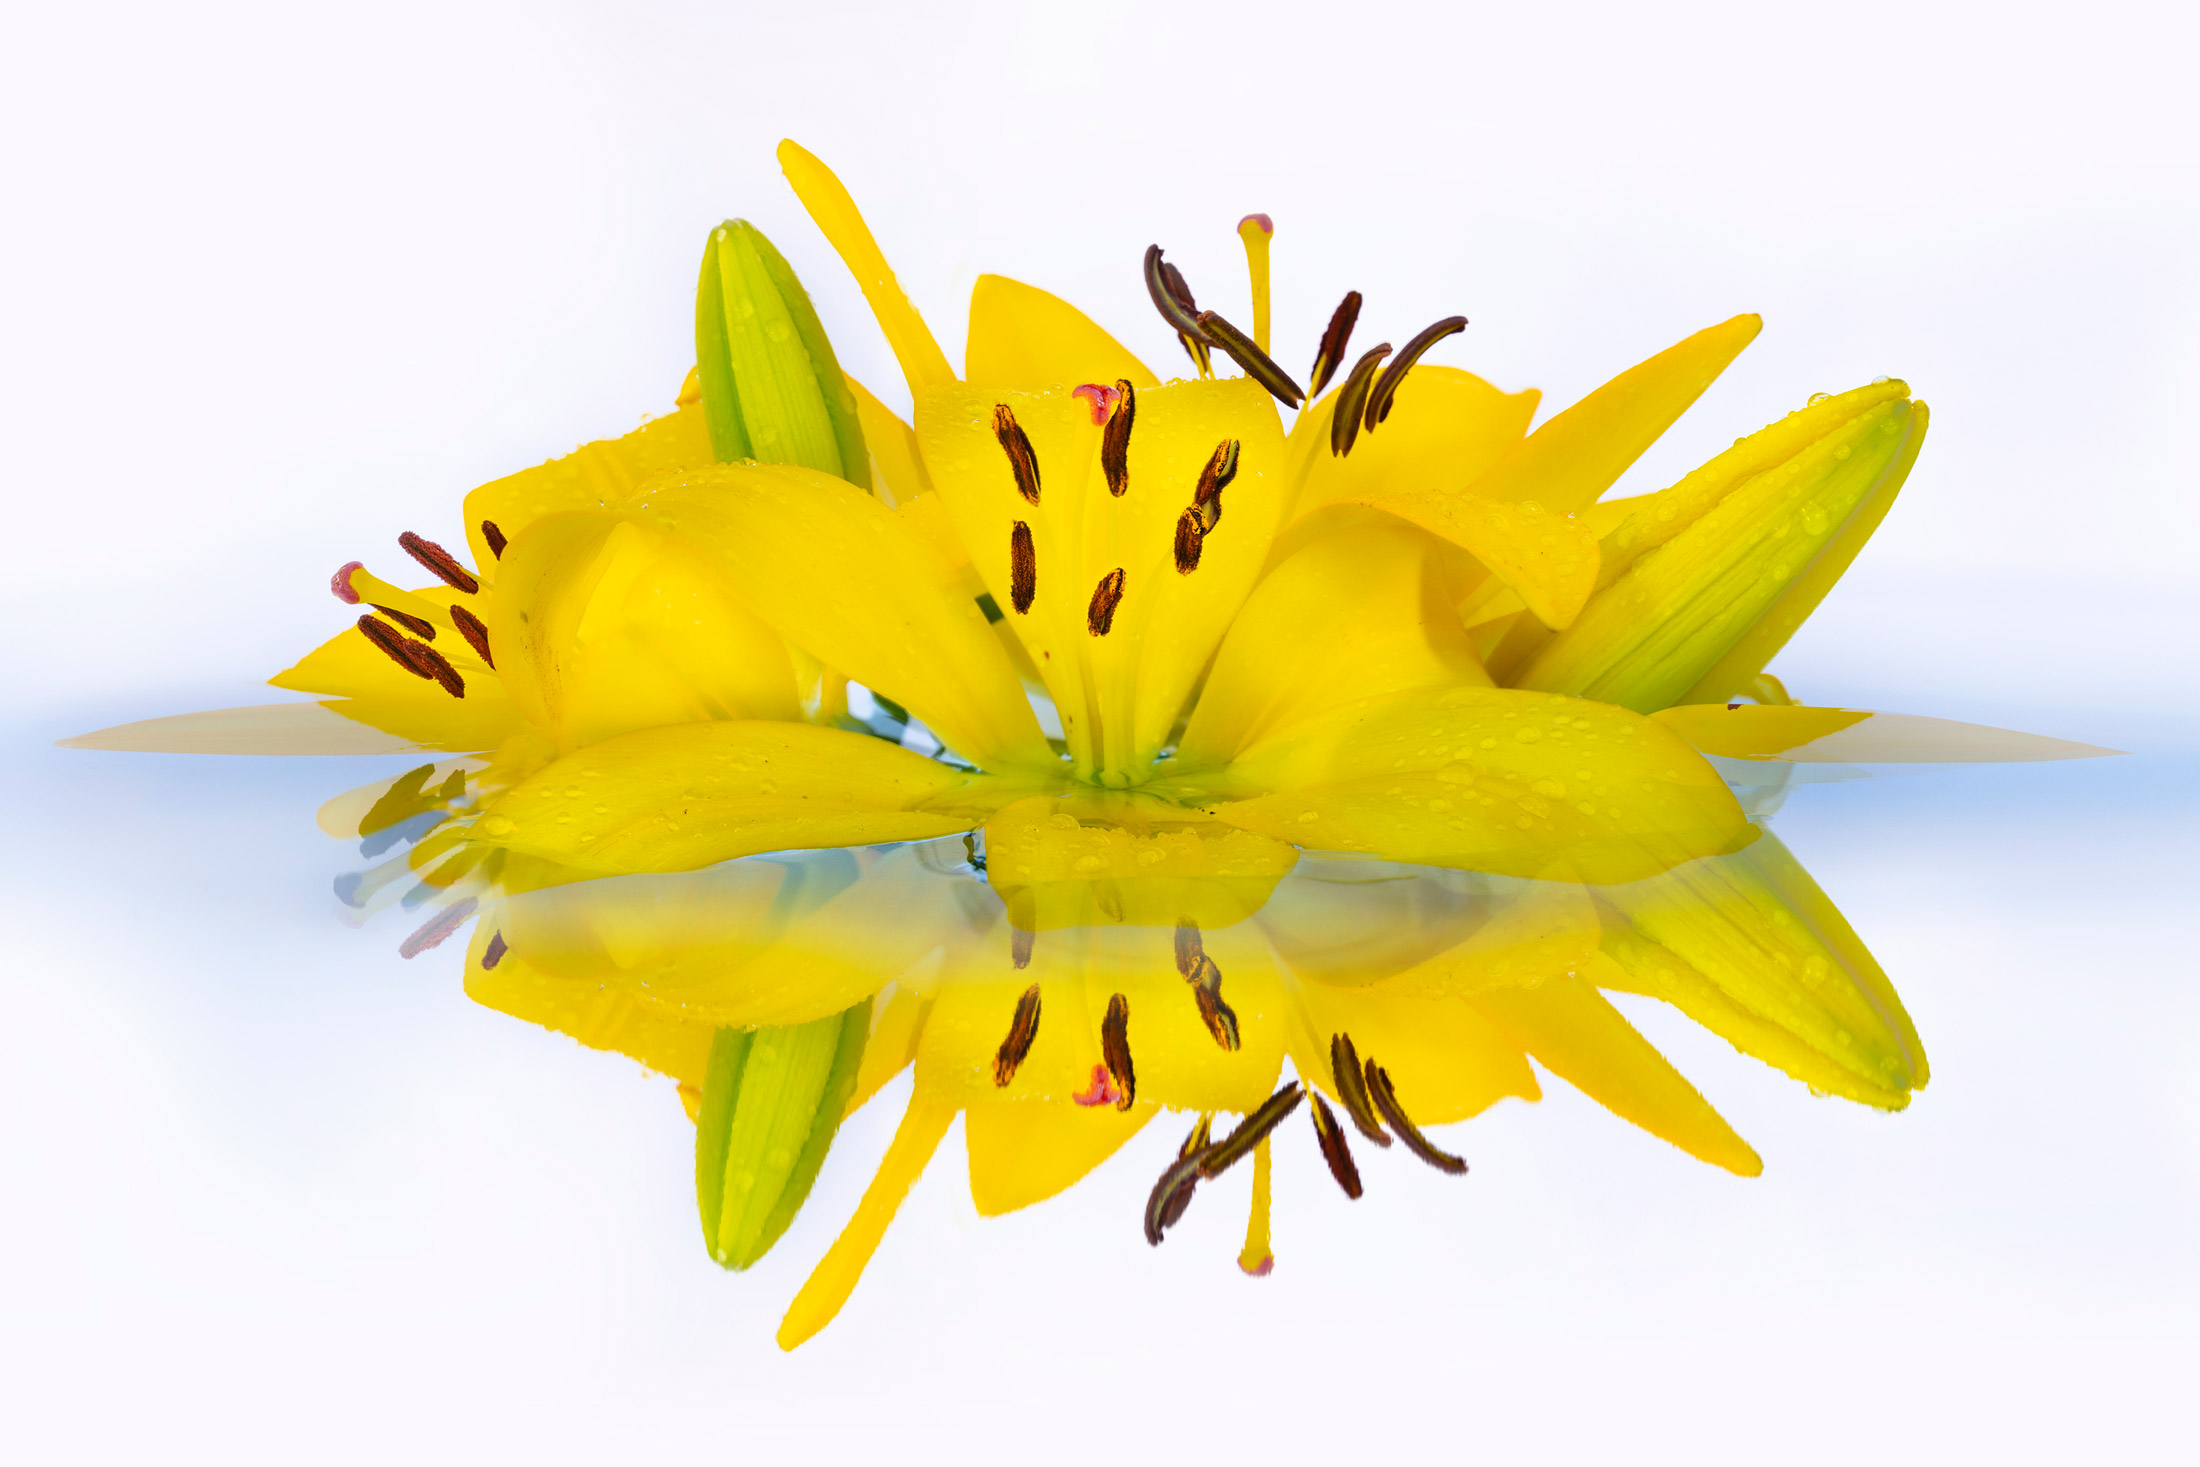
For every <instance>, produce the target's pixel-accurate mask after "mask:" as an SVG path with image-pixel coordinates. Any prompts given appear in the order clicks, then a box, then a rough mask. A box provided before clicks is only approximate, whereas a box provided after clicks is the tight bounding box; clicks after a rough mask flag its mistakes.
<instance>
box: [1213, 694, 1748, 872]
mask: <svg viewBox="0 0 2200 1467" xmlns="http://www.w3.org/2000/svg"><path fill="white" fill-rule="evenodd" d="M1225 778H1227V779H1229V780H1231V781H1235V782H1238V783H1240V784H1241V785H1242V786H1244V787H1249V788H1252V789H1258V790H1269V791H1274V793H1271V794H1262V795H1257V796H1255V797H1253V798H1250V799H1242V800H1237V801H1235V802H1227V803H1219V804H1217V805H1215V806H1214V807H1213V813H1214V814H1215V815H1216V817H1217V818H1219V819H1222V820H1225V821H1228V822H1229V823H1230V824H1232V825H1241V826H1244V827H1245V828H1246V829H1248V830H1258V831H1261V832H1263V833H1264V834H1268V835H1273V836H1275V837H1276V838H1277V839H1279V840H1288V841H1291V842H1293V843H1295V844H1298V845H1302V846H1306V847H1310V848H1314V849H1320V850H1338V851H1371V852H1376V853H1379V854H1381V855H1383V856H1386V857H1388V858H1390V859H1392V860H1397V861H1411V862H1417V863H1421V864H1426V865H1434V866H1458V867H1464V868H1466V869H1469V870H1477V871H1492V872H1498V873H1501V874H1504V875H1510V876H1527V877H1560V878H1571V879H1575V880H1581V881H1591V882H1607V881H1627V880H1634V879H1637V878H1640V877H1643V876H1647V875H1649V874H1651V873H1653V872H1656V871H1660V870H1663V869H1665V868H1666V867H1668V866H1671V865H1673V864H1675V863H1676V862H1678V861H1682V860H1687V859H1691V858H1693V857H1696V856H1703V855H1710V854H1713V853H1715V852H1717V851H1721V850H1725V849H1727V848H1728V847H1729V846H1730V845H1731V844H1733V843H1734V842H1735V841H1736V840H1738V839H1740V838H1742V837H1743V835H1744V833H1745V830H1746V823H1745V821H1744V820H1743V817H1742V812H1741V807H1740V806H1739V805H1737V804H1736V803H1735V802H1734V797H1733V796H1732V795H1731V794H1730V793H1729V792H1728V791H1727V788H1726V786H1725V785H1724V784H1723V783H1722V782H1721V781H1720V780H1719V777H1718V775H1717V774H1716V773H1714V772H1713V771H1712V769H1711V767H1710V766H1709V765H1707V764H1706V763H1704V761H1703V758H1702V756H1700V755H1699V754H1697V753H1696V751H1695V750H1693V749H1691V748H1689V747H1688V746H1687V745H1686V744H1685V743H1683V742H1682V741H1681V740H1680V739H1678V738H1676V737H1675V736H1674V735H1673V734H1671V733H1670V732H1668V731H1667V730H1665V729H1663V728H1661V727H1659V726H1658V725H1657V724H1655V723H1653V722H1651V721H1650V720H1649V719H1647V718H1641V717H1637V716H1635V715H1631V714H1629V713H1627V712H1625V711H1624V710H1621V709H1618V708H1614V707H1611V706H1610V705H1607V704H1601V703H1590V702H1585V701H1582V700H1580V699H1573V698H1558V697H1550V696H1542V697H1538V696H1536V695H1533V694H1527V693H1521V692H1517V691H1514V690H1512V689H1507V688H1451V689H1443V690H1422V691H1419V692H1413V693H1403V694H1396V695H1393V696H1391V697H1389V698H1383V699H1377V700H1373V701H1371V702H1369V703H1367V704H1365V705H1363V706H1358V707H1352V708H1345V709H1341V710H1339V711H1338V712H1336V713H1333V714H1329V715H1327V716H1325V717H1322V718H1319V719H1315V720H1311V721H1310V722H1307V723H1304V724H1300V725H1298V726H1296V727H1294V728H1291V729H1287V730H1285V731H1283V732H1282V733H1280V734H1277V735H1275V736H1274V737H1271V738H1269V739H1267V740H1265V741H1264V742H1262V743H1260V744H1258V745H1256V746H1254V747H1253V748H1252V749H1250V750H1248V751H1247V752H1246V753H1245V754H1244V755H1243V756H1241V757H1240V758H1239V759H1238V760H1237V762H1236V763H1234V764H1232V765H1231V766H1230V768H1229V770H1228V771H1227V774H1226V776H1225Z"/></svg>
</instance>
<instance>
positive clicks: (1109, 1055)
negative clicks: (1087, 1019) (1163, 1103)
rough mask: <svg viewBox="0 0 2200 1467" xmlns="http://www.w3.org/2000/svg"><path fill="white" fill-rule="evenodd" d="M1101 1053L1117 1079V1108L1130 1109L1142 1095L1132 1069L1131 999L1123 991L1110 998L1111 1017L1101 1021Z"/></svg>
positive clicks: (1111, 1073) (1111, 1074) (1109, 1010)
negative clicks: (1133, 1102)
mask: <svg viewBox="0 0 2200 1467" xmlns="http://www.w3.org/2000/svg"><path fill="white" fill-rule="evenodd" d="M1100 1056H1101V1058H1102V1059H1104V1060H1106V1061H1107V1062H1108V1078H1109V1079H1111V1080H1113V1081H1114V1082H1115V1089H1116V1100H1115V1108H1116V1109H1117V1110H1129V1109H1130V1108H1131V1102H1132V1101H1134V1100H1135V1099H1137V1097H1138V1076H1137V1074H1136V1073H1135V1072H1134V1071H1133V1070H1132V1069H1131V1001H1130V1000H1129V999H1128V998H1125V997H1124V996H1123V995H1122V994H1120V993H1118V994H1116V995H1115V996H1114V997H1113V998H1111V999H1109V1000H1108V1014H1107V1017H1106V1018H1104V1019H1102V1020H1101V1021H1100Z"/></svg>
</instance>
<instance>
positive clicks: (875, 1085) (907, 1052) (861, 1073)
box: [848, 987, 932, 1115]
mask: <svg viewBox="0 0 2200 1467" xmlns="http://www.w3.org/2000/svg"><path fill="white" fill-rule="evenodd" d="M931 1013H932V1000H931V999H930V998H928V997H926V996H924V995H922V994H919V993H917V992H916V991H915V990H913V989H908V988H901V987H896V988H895V989H894V990H893V991H892V993H891V995H890V996H887V997H886V998H885V1001H884V1002H882V1003H880V1004H879V1005H878V1006H877V1007H876V1008H874V1009H873V1010H872V1014H871V1042H870V1043H869V1044H867V1045H865V1046H864V1048H863V1064H862V1065H861V1067H860V1068H858V1069H857V1071H856V1089H855V1093H854V1094H853V1095H851V1096H849V1097H848V1114H849V1115H854V1114H855V1113H856V1112H857V1111H859V1110H861V1109H863V1107H864V1106H866V1105H868V1104H870V1101H871V1097H872V1096H874V1095H876V1094H878V1093H879V1091H881V1090H883V1089H885V1088H886V1082H887V1081H889V1080H891V1079H893V1078H894V1077H895V1076H896V1075H898V1074H900V1073H901V1072H902V1071H903V1070H905V1069H907V1068H908V1067H909V1065H910V1062H911V1061H913V1060H915V1059H916V1057H917V1038H918V1036H919V1035H921V1034H922V1033H923V1032H924V1024H925V1020H926V1019H928V1018H930V1017H931Z"/></svg>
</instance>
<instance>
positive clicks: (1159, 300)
mask: <svg viewBox="0 0 2200 1467" xmlns="http://www.w3.org/2000/svg"><path fill="white" fill-rule="evenodd" d="M1146 294H1147V295H1149V296H1151V297H1152V298H1153V308H1154V309H1155V310H1157V311H1159V312H1160V313H1161V319H1162V320H1164V321H1166V322H1168V323H1169V324H1170V325H1171V326H1173V327H1174V328H1176V333H1177V335H1179V336H1181V337H1184V338H1185V340H1186V341H1187V342H1194V341H1196V342H1198V343H1200V344H1201V345H1202V346H1208V345H1212V344H1213V343H1211V342H1210V341H1208V339H1207V332H1206V328H1204V327H1203V326H1201V325H1200V324H1199V308H1198V307H1197V306H1196V305H1194V304H1193V301H1192V291H1191V287H1190V286H1188V285H1186V284H1185V283H1184V276H1183V275H1182V274H1181V273H1180V272H1179V271H1178V270H1177V268H1176V267H1175V266H1174V265H1171V264H1169V263H1168V262H1166V261H1164V260H1163V259H1162V258H1161V246H1159V245H1148V246H1146Z"/></svg>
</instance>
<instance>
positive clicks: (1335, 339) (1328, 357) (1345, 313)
mask: <svg viewBox="0 0 2200 1467" xmlns="http://www.w3.org/2000/svg"><path fill="white" fill-rule="evenodd" d="M1359 322H1360V293H1359V292H1358V291H1356V290H1348V291H1346V292H1345V293H1344V299H1343V300H1341V301H1339V302H1337V309H1336V310H1335V311H1334V312H1332V313H1331V315H1330V317H1329V327H1328V329H1327V330H1325V331H1323V332H1322V344H1321V345H1320V346H1319V347H1318V348H1316V349H1315V352H1314V370H1313V373H1312V374H1311V375H1312V376H1313V379H1314V385H1313V386H1312V387H1310V388H1308V389H1307V396H1309V397H1320V396H1321V395H1322V389H1323V388H1324V387H1327V386H1328V385H1329V379H1330V378H1331V377H1334V376H1336V375H1337V368H1338V367H1339V366H1340V365H1341V364H1342V363H1343V361H1344V349H1345V347H1346V345H1347V344H1348V343H1350V342H1351V340H1352V328H1353V327H1354V326H1357V325H1358V324H1359Z"/></svg>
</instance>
